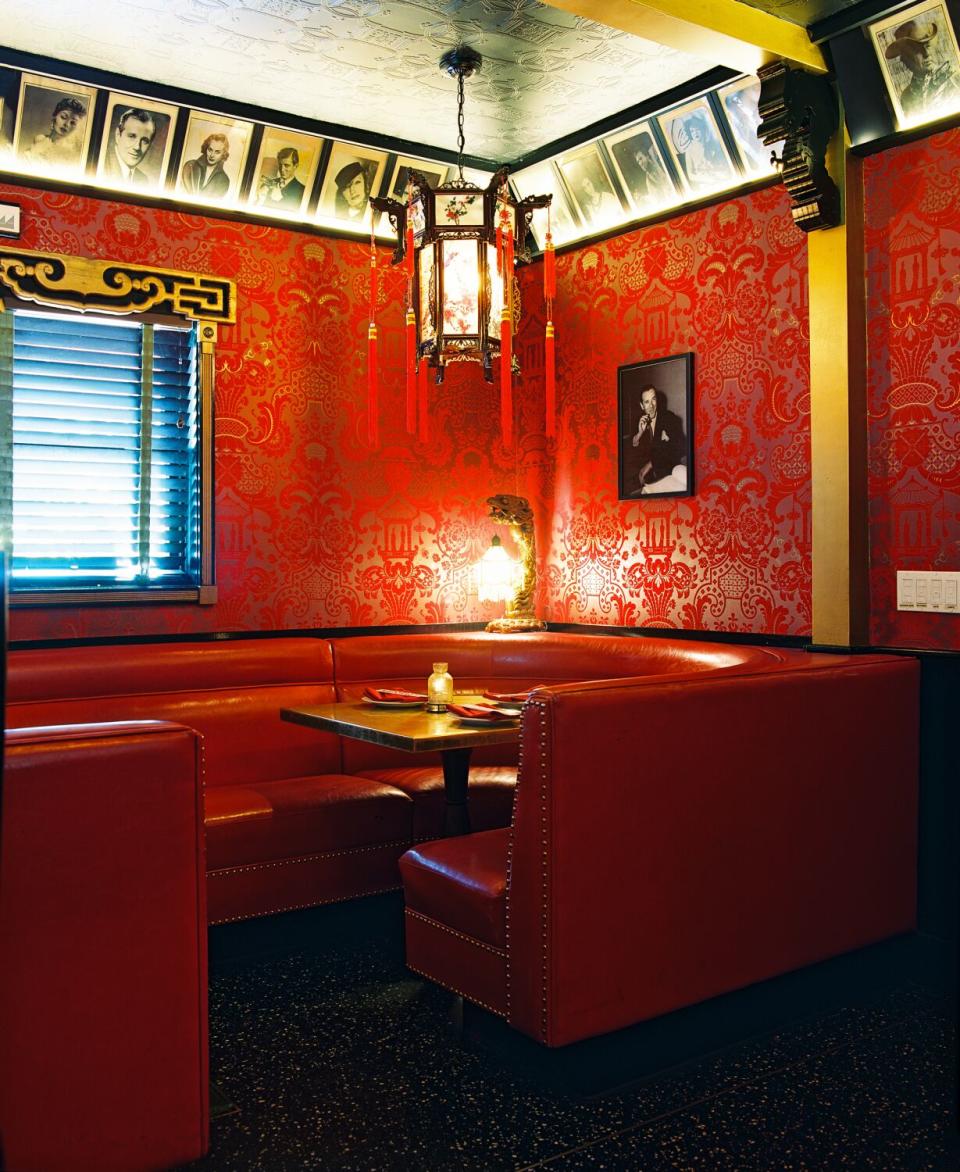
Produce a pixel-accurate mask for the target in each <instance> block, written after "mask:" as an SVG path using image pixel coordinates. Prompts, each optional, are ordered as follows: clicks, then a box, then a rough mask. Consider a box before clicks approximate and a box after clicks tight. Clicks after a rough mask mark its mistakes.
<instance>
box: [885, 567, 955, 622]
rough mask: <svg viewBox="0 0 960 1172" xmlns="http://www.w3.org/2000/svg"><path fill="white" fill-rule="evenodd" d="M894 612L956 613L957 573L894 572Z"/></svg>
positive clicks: (931, 571)
mask: <svg viewBox="0 0 960 1172" xmlns="http://www.w3.org/2000/svg"><path fill="white" fill-rule="evenodd" d="M897 610H922V611H924V612H926V613H928V614H937V613H940V614H957V613H958V612H960V570H897Z"/></svg>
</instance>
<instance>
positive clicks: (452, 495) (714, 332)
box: [0, 186, 810, 639]
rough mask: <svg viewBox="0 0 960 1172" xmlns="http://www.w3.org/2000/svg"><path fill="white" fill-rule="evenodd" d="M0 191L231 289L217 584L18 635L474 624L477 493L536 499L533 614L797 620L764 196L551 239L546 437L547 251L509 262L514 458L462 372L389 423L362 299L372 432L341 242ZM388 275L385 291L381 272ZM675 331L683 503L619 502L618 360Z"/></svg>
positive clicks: (68, 226) (774, 282)
mask: <svg viewBox="0 0 960 1172" xmlns="http://www.w3.org/2000/svg"><path fill="white" fill-rule="evenodd" d="M0 198H9V199H12V200H15V201H17V202H19V203H20V204H21V206H22V208H23V220H24V234H23V237H22V240H21V241H20V243H22V245H23V246H24V247H27V248H37V249H45V250H51V251H58V252H69V253H76V254H81V255H90V256H97V257H102V258H116V259H119V260H127V261H134V262H140V263H148V264H156V265H160V266H163V267H166V268H176V269H196V270H198V271H206V272H215V273H219V274H223V275H226V276H229V277H232V278H233V279H235V280H236V281H237V283H238V321H237V324H236V326H234V327H224V328H222V329H221V336H220V343H219V347H218V354H217V404H216V410H217V427H216V470H217V492H216V502H217V503H216V510H217V567H218V574H217V578H218V589H219V601H218V602H217V604H216V605H214V606H211V607H198V606H195V605H177V606H156V605H153V606H149V607H147V606H131V607H100V608H93V607H91V608H86V609H81V610H75V609H70V610H58V609H33V610H16V611H14V612H13V614H12V616H11V624H10V625H11V637H12V638H14V639H28V638H52V637H70V636H96V635H127V634H130V635H138V634H160V633H168V632H190V631H205V630H220V631H244V630H261V629H262V630H275V629H287V628H310V627H331V626H359V625H368V624H369V625H376V624H389V623H418V622H423V623H435V622H467V621H477V620H486V619H488V618H490V617H492V616H493V615H494V614H496V613H499V608H498V607H496V606H491V605H488V604H479V603H478V602H477V599H476V594H475V588H474V586H473V584H472V575H471V565H472V563H473V562H474V561H475V559H476V558H477V557H478V556H479V555H480V554H481V553H482V551H483V550H484V549H485V548H486V546H487V544H488V542H489V537H490V535H491V534H492V533H493V532H496V531H497V529H496V528H495V527H494V526H493V525H492V523H491V522H490V521H489V520H488V519H487V516H486V514H487V508H486V505H485V503H484V501H485V498H486V497H487V496H488V495H489V494H491V493H493V492H517V493H520V494H522V495H526V496H528V497H529V498H530V499H531V502H532V503H533V505H534V509H535V513H536V517H537V538H538V542H539V547H540V553H541V561H542V564H543V566H544V570H545V572H544V573H543V574H542V575H541V590H540V594H541V607H542V613H543V614H544V616H545V617H547V618H549V619H551V620H554V621H567V622H595V623H612V624H621V623H622V624H628V625H636V626H643V625H647V626H653V625H657V626H674V627H687V628H698V629H704V630H728V631H744V632H746V631H750V632H772V633H782V634H804V633H807V632H809V629H810V542H809V443H808V428H807V412H808V403H807V378H808V376H807V337H806V321H807V314H806V254H805V246H804V240H803V237H802V235H801V234H800V233H799V232H798V231H797V230H796V229H795V228H794V227H793V225H792V223H791V220H790V214H789V210H788V203H787V200H786V198H785V196H784V195H783V194H782V192H781V191H780V190H779V189H770V190H767V191H764V192H759V193H754V194H753V195H750V196H747V197H742V198H739V199H736V200H732V201H730V202H728V203H725V204H721V205H718V206H717V207H714V208H711V209H709V210H706V211H702V212H696V213H693V214H690V215H685V216H682V217H678V218H677V219H675V220H673V221H671V222H670V223H669V224H663V225H659V226H656V227H651V228H646V229H642V230H638V231H634V232H630V233H627V234H625V235H623V236H620V237H617V238H615V239H612V240H609V241H607V242H605V243H603V244H600V245H596V246H590V247H586V248H582V249H579V250H577V251H575V252H571V253H568V254H566V255H565V256H563V257H560V258H559V261H558V283H559V289H558V298H557V305H558V312H557V330H558V347H557V351H558V361H559V369H558V435H557V439H556V441H554V440H549V441H548V440H547V439H546V437H545V434H544V415H543V376H542V332H543V310H542V294H541V290H540V279H541V272H540V266H539V265H536V266H533V267H532V268H531V269H529V270H527V271H526V273H525V274H524V275H523V278H522V285H523V298H524V302H525V306H526V310H527V313H528V315H529V316H528V318H527V324H526V326H525V328H524V330H523V332H522V333H521V337H520V338H519V339H518V351H519V353H520V356H521V359H522V361H523V362H524V366H525V370H526V374H525V376H524V378H523V380H522V381H521V382H520V383H519V385H518V388H517V408H516V425H515V430H516V435H517V441H516V447H515V448H514V449H513V450H507V449H505V448H504V446H503V444H502V442H501V440H500V435H499V396H498V391H497V388H496V385H489V384H485V383H484V382H483V381H482V379H481V378H480V377H479V373H478V370H477V368H475V367H473V366H467V365H463V366H459V367H452V368H451V369H450V371H449V372H448V374H447V379H446V382H445V384H444V385H443V387H440V388H437V387H432V386H431V389H430V428H429V435H428V436H427V437H426V438H425V439H423V438H419V437H411V436H409V435H408V434H407V433H406V430H405V424H404V404H403V376H402V370H401V362H402V337H401V314H400V311H399V309H398V308H397V304H396V302H394V303H393V304H391V305H390V306H387V307H385V308H384V310H383V311H382V312H381V313H380V316H379V326H380V338H381V383H382V385H381V414H380V446H379V448H378V449H376V450H371V448H370V447H369V445H368V444H367V441H366V434H367V419H366V376H365V367H366V301H367V293H366V289H367V278H368V249H367V247H366V246H364V245H363V244H361V243H359V242H353V241H341V240H333V239H327V238H323V237H320V236H316V235H313V234H308V233H305V232H298V231H295V230H290V229H288V228H286V227H280V226H278V227H273V226H259V225H253V224H248V223H241V222H232V221H227V220H222V219H216V218H213V217H204V216H199V215H196V214H192V213H191V214H188V213H183V212H178V211H171V210H157V209H141V208H137V207H135V206H133V205H130V204H122V203H117V202H113V201H111V200H108V199H103V200H100V199H89V198H86V197H81V196H73V195H66V194H59V193H52V192H42V191H36V190H32V189H26V188H21V187H12V186H0ZM383 255H386V254H385V253H384V254H383ZM387 285H388V289H389V290H390V292H391V293H392V294H397V293H398V292H399V290H400V285H399V276H398V274H397V273H396V271H393V272H391V273H390V275H389V277H388V281H387ZM686 350H692V351H694V352H695V354H696V359H695V362H696V369H695V379H696V399H695V404H696V405H695V436H696V468H697V495H696V496H695V497H693V498H682V499H663V500H660V501H654V500H644V501H637V502H622V503H621V502H618V501H617V488H616V482H617V450H616V434H615V433H616V368H617V366H618V365H619V364H621V363H626V362H636V361H639V360H642V359H644V358H648V357H657V356H660V355H664V354H671V353H677V352H681V351H686ZM500 532H501V533H502V532H503V530H500ZM505 544H509V540H508V539H507V538H506V537H505Z"/></svg>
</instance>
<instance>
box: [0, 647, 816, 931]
mask: <svg viewBox="0 0 960 1172" xmlns="http://www.w3.org/2000/svg"><path fill="white" fill-rule="evenodd" d="M817 658H818V657H817V656H811V655H809V654H807V653H806V652H802V651H795V650H783V649H779V648H764V647H747V646H737V645H732V644H718V643H710V642H699V641H687V640H680V639H672V638H630V637H624V636H606V635H581V634H567V633H553V632H549V633H547V632H545V633H538V634H525V635H495V634H487V633H486V632H446V633H444V632H440V633H433V634H421V633H415V634H389V635H373V636H358V637H355V638H339V639H325V638H322V637H317V638H312V637H300V636H292V637H281V638H259V639H255V638H238V639H229V640H211V641H198V642H156V643H135V644H114V645H109V646H105V645H82V646H74V647H58V648H45V649H39V648H37V649H28V648H19V649H13V650H11V652H10V654H9V656H8V682H7V724H8V726H9V727H23V726H38V725H59V724H76V723H83V722H88V721H126V720H143V719H157V720H168V721H174V722H176V723H179V724H183V725H187V726H189V727H191V728H194V729H196V730H197V731H198V732H200V733H201V734H202V736H203V741H204V751H205V757H206V795H205V821H206V835H207V874H208V892H207V897H208V909H209V916H210V921H211V922H212V923H218V922H221V921H226V920H235V919H244V918H247V917H250V916H257V915H265V914H268V913H271V912H276V911H283V910H288V909H292V908H297V907H306V906H312V905H314V904H320V903H326V902H333V901H338V900H345V899H350V898H353V897H355V896H360V895H366V894H372V893H375V892H380V891H386V890H390V889H395V888H396V887H398V886H399V882H400V880H399V872H398V870H397V861H398V859H399V857H400V856H401V855H402V854H403V853H404V851H406V850H407V849H408V848H409V847H410V846H411V845H412V844H413V843H416V842H420V841H424V840H429V839H433V838H435V837H437V836H439V834H440V833H441V826H442V820H443V807H444V801H443V781H442V773H441V768H440V763H439V757H438V756H437V755H436V754H433V755H430V754H409V753H401V752H397V751H394V750H390V749H385V748H383V747H381V746H377V745H372V744H368V743H366V742H360V741H354V740H343V741H342V742H341V740H340V738H338V737H337V736H335V735H333V734H330V733H324V732H320V731H318V730H316V729H310V728H305V727H303V726H300V725H295V724H291V723H288V722H285V721H282V720H281V719H280V717H279V712H280V709H281V708H298V707H307V706H311V705H316V704H323V703H329V702H331V701H335V700H351V699H352V700H355V699H358V698H359V697H360V695H361V694H362V692H363V689H364V687H365V686H367V685H369V684H374V685H386V686H391V685H393V686H403V687H415V688H417V689H418V690H423V689H424V688H425V684H426V678H427V676H428V674H429V672H430V670H431V666H432V664H433V663H434V662H436V661H441V660H442V661H445V662H447V663H448V664H449V666H450V671H451V673H452V674H453V677H454V686H455V688H457V689H458V690H461V691H483V690H484V689H493V690H496V691H514V690H518V689H526V688H531V687H536V686H540V685H556V684H563V683H569V682H576V681H582V680H596V679H610V678H617V677H627V676H629V677H637V676H643V677H651V678H654V679H656V680H663V679H665V678H667V677H669V678H670V679H676V678H679V677H680V676H681V675H684V676H686V675H690V674H694V675H703V674H704V673H706V674H709V675H711V676H714V675H731V674H743V673H756V672H769V671H772V670H779V669H782V668H784V667H786V666H789V665H795V666H806V665H809V664H810V663H813V662H815V661H816V660H817ZM820 658H826V659H829V657H828V656H824V657H820ZM516 773H517V749H516V746H515V745H513V746H501V747H498V748H496V749H488V750H483V751H478V752H477V753H476V755H475V758H474V763H473V765H472V767H471V788H470V793H471V798H470V801H471V818H472V821H473V825H474V826H475V827H476V828H477V829H479V830H485V829H495V828H498V827H504V826H506V825H508V824H509V822H510V818H511V810H512V804H513V793H514V788H515V782H516Z"/></svg>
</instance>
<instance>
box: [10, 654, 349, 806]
mask: <svg viewBox="0 0 960 1172" xmlns="http://www.w3.org/2000/svg"><path fill="white" fill-rule="evenodd" d="M334 698H335V693H334V686H333V659H332V656H331V651H330V643H329V641H328V640H326V639H311V638H296V637H295V638H289V639H233V640H225V641H223V642H198V643H192V642H191V643H140V644H122V645H115V646H87V647H61V648H49V649H36V650H24V649H21V650H17V651H14V652H12V653H11V654H10V655H9V656H8V677H7V726H8V727H10V728H23V727H24V726H37V725H50V724H77V723H85V722H89V721H110V720H170V721H175V722H176V723H178V724H185V725H188V726H189V727H190V728H195V729H196V730H197V731H198V732H200V733H202V734H203V737H204V751H205V754H206V774H207V785H209V786H215V785H226V784H233V785H237V784H243V783H245V782H259V781H266V780H272V779H279V778H288V777H304V776H308V775H310V774H314V773H337V772H339V771H340V765H341V758H340V743H339V739H338V738H337V737H336V736H333V735H332V734H326V733H321V732H318V731H316V730H315V729H307V728H303V727H300V726H298V725H294V724H288V723H286V722H284V721H281V720H280V717H279V712H280V709H281V708H283V707H300V706H304V705H309V704H323V703H329V702H330V701H332V700H333V699H334Z"/></svg>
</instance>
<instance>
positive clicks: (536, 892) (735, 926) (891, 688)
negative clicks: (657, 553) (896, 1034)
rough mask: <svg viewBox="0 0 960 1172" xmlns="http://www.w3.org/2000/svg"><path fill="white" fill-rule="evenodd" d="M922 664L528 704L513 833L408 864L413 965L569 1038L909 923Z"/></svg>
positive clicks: (665, 682)
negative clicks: (919, 689)
mask: <svg viewBox="0 0 960 1172" xmlns="http://www.w3.org/2000/svg"><path fill="white" fill-rule="evenodd" d="M918 677H919V664H918V663H916V662H915V661H911V660H909V659H903V658H895V657H892V656H850V657H846V656H833V657H831V656H811V657H809V659H808V661H807V665H806V666H805V667H804V666H801V667H800V668H799V669H798V668H797V666H796V665H790V666H787V665H784V667H783V668H782V669H778V670H772V671H767V672H763V673H756V674H753V675H745V674H733V673H728V674H725V675H721V674H719V673H715V674H709V675H708V674H702V673H701V674H700V675H693V674H689V675H686V676H683V677H681V676H673V677H670V678H662V677H661V678H655V677H648V678H646V679H634V680H603V681H598V682H594V683H583V684H570V685H566V686H561V687H551V688H545V689H541V690H538V691H536V692H535V693H534V694H533V696H532V697H531V699H530V700H529V701H528V702H527V704H526V706H525V708H524V712H523V717H522V736H521V753H520V767H519V775H518V782H517V788H516V799H515V805H514V810H513V819H512V822H511V825H510V827H509V828H508V829H501V830H492V831H487V832H484V833H475V834H470V835H466V836H463V837H461V838H451V839H446V840H443V841H440V842H434V843H427V844H424V845H421V846H419V847H416V848H414V849H412V850H411V851H410V852H409V853H408V854H406V855H405V856H404V858H403V859H402V860H401V862H400V868H401V872H402V876H403V884H404V891H405V895H406V906H407V911H406V928H407V936H406V947H407V963H408V965H409V966H410V967H411V968H413V969H414V970H415V971H417V972H419V973H421V974H423V975H425V976H427V977H430V978H431V979H432V980H434V981H436V982H438V983H440V984H441V985H444V986H446V987H447V988H448V989H452V990H454V991H456V992H458V993H460V994H462V995H463V996H464V997H466V998H467V999H468V1000H470V1001H473V1002H475V1003H476V1004H478V1005H481V1006H484V1007H486V1008H487V1009H489V1010H492V1011H493V1012H494V1013H496V1014H499V1015H501V1016H502V1017H504V1018H505V1019H506V1020H507V1021H508V1022H509V1023H510V1024H511V1025H512V1026H513V1027H515V1028H516V1029H517V1030H519V1031H521V1032H523V1033H525V1034H528V1035H530V1036H531V1037H533V1038H535V1039H536V1040H537V1041H539V1042H541V1043H544V1044H545V1045H547V1046H563V1045H566V1044H568V1043H571V1042H575V1041H577V1040H580V1039H583V1038H587V1037H591V1036H594V1035H597V1034H603V1033H607V1032H609V1031H612V1030H616V1029H618V1028H621V1027H624V1026H627V1025H631V1024H633V1023H636V1022H640V1021H644V1020H646V1019H649V1018H653V1017H657V1016H659V1015H662V1014H664V1013H667V1012H669V1011H671V1010H675V1009H679V1008H681V1007H683V1006H687V1005H692V1004H694V1003H697V1002H701V1001H704V1000H706V999H708V998H711V997H715V996H717V995H718V994H721V993H724V992H728V991H731V990H734V989H738V988H742V987H745V986H747V985H751V984H754V983H755V982H758V981H761V980H764V979H766V978H769V977H773V976H776V975H778V974H781V973H785V972H788V971H791V970H794V969H797V968H800V967H802V966H805V965H809V964H811V963H813V962H816V961H820V960H824V959H827V958H829V957H833V956H836V955H839V954H841V953H843V952H847V951H850V950H853V949H855V948H858V947H861V946H863V945H867V944H870V943H873V942H876V941H880V940H882V939H885V938H887V937H891V936H895V935H898V934H900V933H904V932H907V931H910V930H911V929H913V928H914V927H915V908H916V867H917V857H916V845H917V844H916V835H917V785H918V779H917V759H918Z"/></svg>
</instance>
